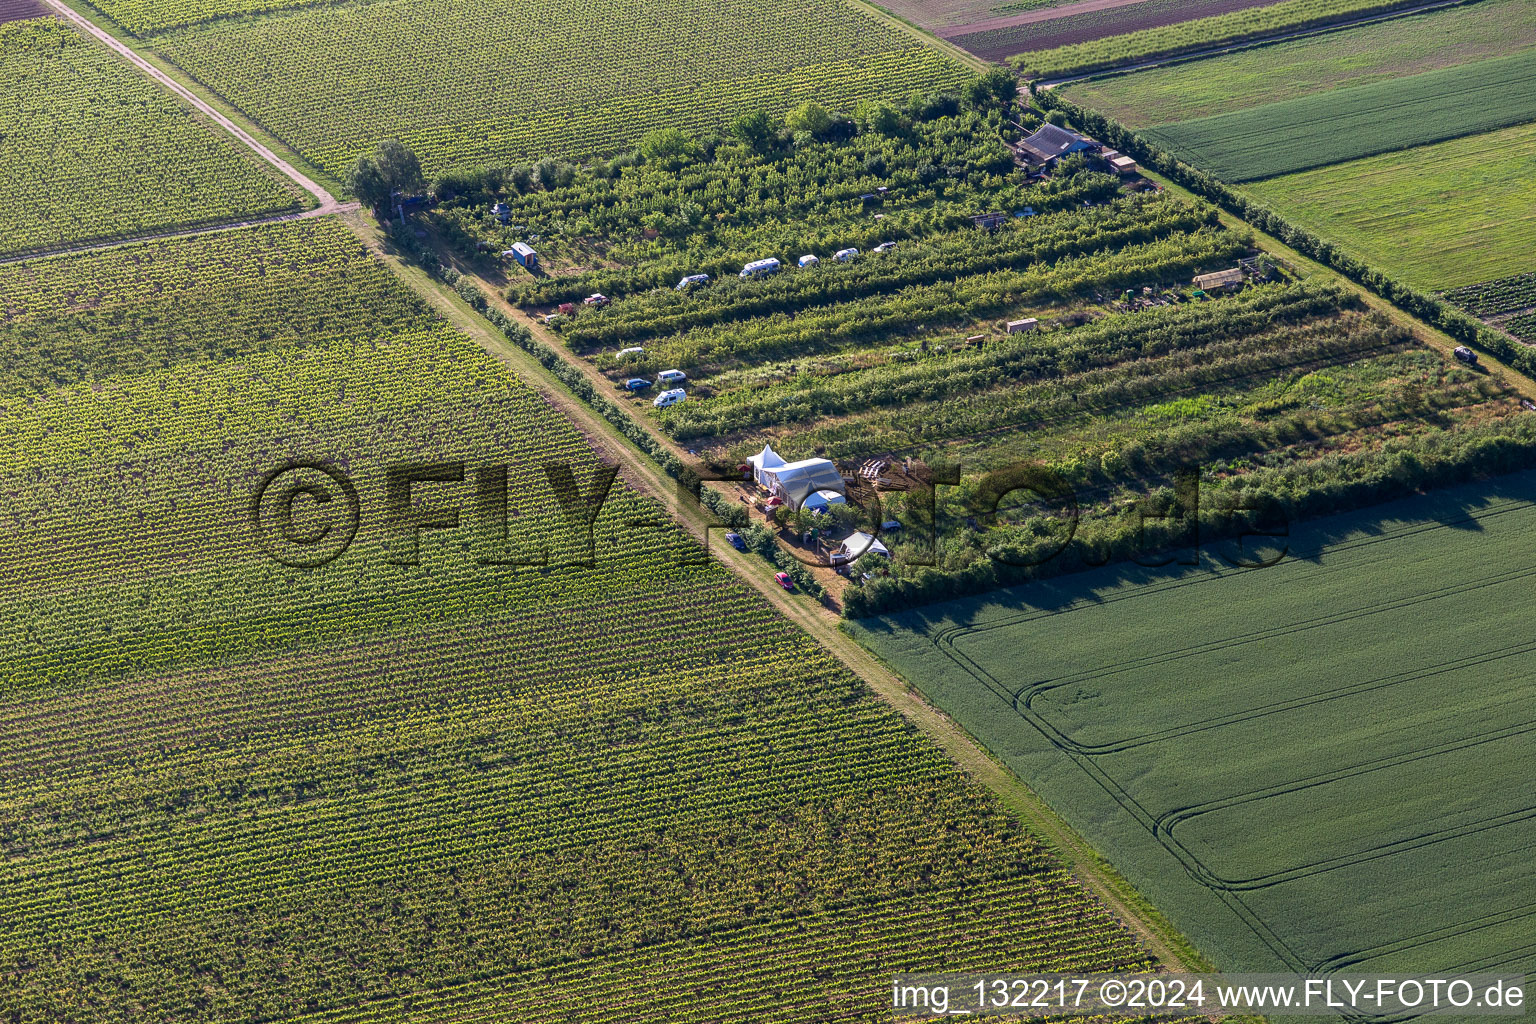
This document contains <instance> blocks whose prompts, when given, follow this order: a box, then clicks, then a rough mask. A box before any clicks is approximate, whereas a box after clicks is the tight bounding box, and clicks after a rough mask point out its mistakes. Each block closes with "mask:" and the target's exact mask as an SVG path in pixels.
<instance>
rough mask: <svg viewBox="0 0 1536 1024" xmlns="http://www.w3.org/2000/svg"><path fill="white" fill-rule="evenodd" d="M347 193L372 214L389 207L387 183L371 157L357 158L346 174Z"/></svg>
mask: <svg viewBox="0 0 1536 1024" xmlns="http://www.w3.org/2000/svg"><path fill="white" fill-rule="evenodd" d="M347 191H349V192H351V193H352V194H353V195H355V196H357V201H358V202H360V203H362V204H364V205H365V206H367V207H368V208H369V209H370V210H372V211H373V212H374V213H378V212H379V211H380V210H384V209H387V208H388V207H389V191H390V189H389V182H387V181H385V180H384V175H383V174H382V173H381V172H380V171H379V165H378V162H377V161H376V160H374V158H373V157H371V156H367V155H364V156H360V157H358V158H357V162H356V163H354V164H353V165H352V169H351V170H349V171H348V172H347Z"/></svg>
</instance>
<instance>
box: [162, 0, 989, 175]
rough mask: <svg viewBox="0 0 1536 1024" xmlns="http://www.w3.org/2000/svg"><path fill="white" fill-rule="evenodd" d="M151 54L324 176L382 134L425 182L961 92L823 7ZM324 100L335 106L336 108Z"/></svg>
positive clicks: (587, 2) (379, 12)
mask: <svg viewBox="0 0 1536 1024" xmlns="http://www.w3.org/2000/svg"><path fill="white" fill-rule="evenodd" d="M743 23H750V24H751V25H752V26H753V30H752V31H751V32H750V33H742V32H741V31H740V30H739V27H740V25H741V24H743ZM722 41H724V43H722ZM158 45H159V47H160V49H162V50H163V52H165V53H166V55H167V56H168V57H169V58H170V59H172V60H174V61H175V62H176V63H177V64H179V65H180V66H182V67H183V68H185V69H186V70H187V71H188V72H189V73H191V74H192V75H193V76H195V77H196V78H197V79H198V80H199V81H201V82H204V83H205V84H207V85H209V86H210V87H211V88H213V89H215V90H217V91H218V92H219V93H220V94H221V95H223V96H225V97H227V98H228V99H229V100H230V101H231V102H232V103H234V104H235V105H236V106H238V107H239V108H240V109H242V110H243V111H245V112H246V113H247V114H249V115H251V116H252V117H254V118H255V119H256V120H258V121H260V122H261V123H262V124H263V125H264V126H266V127H267V128H269V129H270V130H271V131H272V132H273V133H274V134H276V135H277V136H278V137H280V138H282V139H283V140H284V141H285V142H287V143H288V144H289V145H291V146H293V147H294V148H296V149H297V150H298V151H299V152H300V153H302V154H304V155H305V156H306V157H307V158H309V159H310V160H312V161H314V162H315V163H316V164H318V165H320V166H322V167H325V168H327V169H328V170H331V171H332V172H334V173H337V174H340V173H342V172H343V171H344V170H345V169H346V167H347V166H348V165H349V164H350V162H351V161H352V160H353V159H354V158H355V157H356V156H357V154H359V153H360V152H363V151H366V150H367V149H369V148H370V147H371V146H372V145H373V143H374V142H375V141H376V140H377V139H378V138H380V137H381V136H385V135H393V136H396V137H398V138H400V139H401V140H402V141H404V142H406V143H407V144H409V145H411V146H412V147H413V148H414V149H415V150H416V152H417V153H418V154H419V155H420V157H421V159H422V163H423V166H424V167H425V168H426V170H427V172H428V173H429V174H430V173H435V172H436V171H439V170H442V169H444V168H446V167H451V166H456V165H457V166H477V165H483V164H488V163H495V162H503V161H507V160H509V159H513V158H516V157H519V156H528V155H535V154H537V155H546V154H549V153H567V154H589V153H604V152H612V151H615V150H619V149H623V148H624V147H625V146H626V145H629V144H633V143H634V142H635V141H636V140H638V139H639V137H640V136H642V135H644V134H645V133H646V132H647V131H649V130H650V129H653V128H658V127H662V126H681V127H684V128H687V129H690V130H702V129H704V128H706V127H718V126H720V125H722V124H724V123H728V122H729V121H730V120H731V119H732V118H733V117H735V116H736V115H738V114H740V113H744V112H749V111H753V110H758V109H766V110H768V111H770V112H772V113H776V114H777V113H782V112H784V111H786V110H788V109H790V108H791V107H793V106H795V105H797V104H798V103H800V102H803V101H805V100H812V99H814V100H817V101H819V102H821V103H823V104H824V105H826V106H828V107H831V108H834V109H844V110H851V109H852V108H853V106H854V105H856V104H857V102H858V101H859V100H860V99H862V98H865V97H881V98H887V99H904V98H905V97H906V95H907V94H908V93H909V92H910V91H912V90H914V89H917V90H934V89H939V88H944V87H952V86H958V85H959V84H960V83H961V82H962V81H963V80H964V78H965V74H966V73H965V71H964V70H963V69H962V68H961V67H960V66H959V65H958V64H956V63H955V62H954V61H952V60H951V59H950V58H948V57H947V56H945V55H942V54H940V53H939V52H938V51H937V50H935V49H932V48H929V47H926V46H920V45H914V44H913V42H912V41H911V40H910V39H909V38H908V37H906V36H905V35H903V34H901V33H900V32H898V31H897V30H895V29H892V28H890V27H888V26H886V25H884V24H882V23H880V22H878V21H876V20H875V19H874V18H872V17H871V16H869V15H866V14H863V13H861V12H858V11H855V10H853V9H851V8H850V7H848V6H847V5H845V4H843V3H840V2H838V0H816V2H814V3H811V4H803V5H799V6H797V7H796V8H795V9H794V10H793V11H791V10H790V9H789V8H784V7H771V6H770V7H766V8H765V7H762V6H761V5H755V4H749V3H745V2H742V0H729V2H723V3H722V2H703V0H678V2H675V3H672V4H670V5H669V9H668V10H667V11H666V13H665V16H658V15H657V14H656V13H655V12H653V11H652V10H651V9H650V8H649V7H647V5H645V4H642V3H637V2H623V3H611V2H599V0H582V2H579V3H571V2H568V0H560V2H555V0H540V2H535V3H518V4H506V3H502V2H498V0H437V2H434V3H430V4H419V3H404V2H399V0H393V2H391V0H386V2H383V3H367V4H361V5H357V6H355V7H345V6H343V7H331V6H326V7H324V8H317V9H315V10H310V11H303V12H298V13H295V14H291V15H287V16H283V17H274V18H265V19H257V20H254V21H251V22H249V23H242V24H238V25H222V24H219V25H213V26H209V27H207V28H205V29H201V30H189V31H187V32H183V33H178V34H174V35H171V36H168V37H166V38H165V39H164V40H163V42H161V43H160V44H158ZM338 94H345V95H347V96H348V97H349V100H348V102H347V103H346V104H343V105H340V106H338V105H337V104H336V103H335V102H334V101H333V97H334V96H335V95H338Z"/></svg>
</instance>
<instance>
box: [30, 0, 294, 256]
mask: <svg viewBox="0 0 1536 1024" xmlns="http://www.w3.org/2000/svg"><path fill="white" fill-rule="evenodd" d="M0 95H3V96H4V99H3V100H0V179H4V181H5V187H4V188H3V189H0V255H9V254H14V253H22V252H31V251H34V250H39V249H48V248H56V247H59V246H63V245H68V244H71V243H80V242H89V241H96V240H99V239H103V238H111V237H116V236H123V235H134V234H144V233H146V232H153V231H163V230H167V229H170V228H176V227H187V226H198V225H204V224H212V223H219V222H229V221H239V220H244V219H246V218H249V217H254V216H257V215H260V214H266V213H276V212H281V211H283V210H290V209H292V210H297V209H301V208H302V207H303V205H304V202H305V201H306V200H307V199H308V197H307V196H304V195H303V193H301V192H299V191H298V189H297V188H296V187H295V186H293V185H292V184H290V183H289V182H288V180H287V179H286V178H283V177H281V176H280V175H278V174H277V173H276V172H275V171H273V170H272V169H271V168H270V167H268V166H267V165H266V164H264V163H262V162H261V161H259V160H258V159H257V158H256V157H255V156H253V155H252V154H251V153H250V152H249V151H247V150H245V149H244V148H243V147H241V146H240V145H239V144H238V143H236V142H235V141H234V140H232V139H230V138H229V137H228V136H227V135H225V134H224V133H223V132H222V131H221V130H219V129H218V128H216V127H215V126H213V125H211V124H208V123H206V122H204V121H203V120H202V119H201V117H200V116H197V115H194V113H193V112H192V111H191V110H189V109H188V108H186V107H184V106H182V105H181V104H180V103H179V102H178V101H177V100H176V99H174V98H173V97H171V96H170V95H168V94H166V93H165V92H164V91H162V90H160V89H159V88H158V87H156V86H155V85H153V84H152V83H150V82H149V81H148V80H146V79H145V78H144V77H143V76H141V75H140V74H139V72H138V71H137V70H136V69H134V68H133V67H132V66H131V65H129V64H128V63H127V62H126V61H124V60H121V59H119V58H118V57H116V56H115V55H113V54H111V53H109V52H108V51H107V50H106V49H104V48H103V47H101V46H98V45H97V44H96V43H95V42H92V41H87V40H85V39H83V38H82V37H81V36H79V35H78V34H76V33H75V31H74V30H73V29H70V28H67V27H66V26H64V25H62V24H60V23H59V22H57V21H54V20H52V19H48V20H43V19H37V20H34V21H18V22H11V23H9V24H5V25H0Z"/></svg>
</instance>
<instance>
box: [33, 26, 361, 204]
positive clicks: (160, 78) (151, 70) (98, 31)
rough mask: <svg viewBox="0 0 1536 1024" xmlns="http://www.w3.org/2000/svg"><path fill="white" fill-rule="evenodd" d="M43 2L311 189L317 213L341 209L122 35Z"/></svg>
mask: <svg viewBox="0 0 1536 1024" xmlns="http://www.w3.org/2000/svg"><path fill="white" fill-rule="evenodd" d="M43 3H46V4H47V5H48V6H49V7H51V8H53V9H54V10H55V11H57V12H58V13H59V15H60V16H61V17H63V18H64V19H65V20H66V21H68V22H69V23H70V24H72V25H74V26H75V27H76V28H78V29H80V30H81V31H83V32H85V33H87V34H88V35H90V36H91V37H92V38H94V39H96V40H97V41H99V42H101V43H102V44H103V45H105V46H106V47H107V48H108V49H110V50H112V51H113V52H114V53H116V54H118V55H119V56H121V57H125V58H127V60H128V61H129V62H131V63H132V64H133V65H134V67H136V68H138V69H139V70H140V71H142V72H143V73H144V74H146V75H148V76H149V77H150V78H151V79H152V80H154V81H155V82H157V83H159V84H160V85H161V86H162V87H164V88H166V89H169V90H170V91H171V92H173V93H175V94H176V96H178V97H179V98H180V99H181V100H182V101H183V102H184V103H188V104H191V106H192V107H193V109H195V110H197V111H198V112H199V113H201V114H202V115H203V116H204V117H207V118H209V119H210V120H212V121H213V122H214V123H215V124H217V125H218V126H219V127H221V128H223V129H224V130H225V131H226V132H228V133H229V134H230V135H233V136H234V137H235V138H236V139H237V140H239V141H240V142H241V143H243V144H244V145H245V146H246V147H247V148H248V149H250V150H251V151H252V152H253V153H255V154H256V155H257V156H259V157H261V158H262V159H263V160H265V161H266V162H267V163H269V164H271V165H272V166H273V167H275V168H276V169H277V170H278V171H279V172H281V173H282V174H283V176H284V177H286V178H287V179H288V180H289V181H291V182H293V183H294V184H295V185H298V186H299V187H300V188H301V189H303V190H304V191H305V192H308V193H309V194H310V195H311V196H313V197H314V199H315V201H316V202H317V203H319V204H320V205H319V206H318V208H317V209H318V210H319V214H316V215H317V216H318V215H320V214H326V213H337V212H339V211H340V210H341V207H342V204H341V202H340V201H339V200H337V199H336V197H335V196H333V195H331V193H329V192H327V191H326V190H325V189H324V188H322V187H321V186H320V185H319V184H317V183H316V182H315V181H313V180H312V179H310V178H309V177H307V176H305V175H304V174H302V173H301V172H300V171H299V170H298V169H297V168H296V167H294V166H293V165H292V164H290V163H289V162H288V161H287V160H284V159H283V158H282V157H280V156H278V155H277V154H276V153H274V152H273V151H272V150H271V149H269V148H268V147H267V146H266V145H265V144H264V143H262V142H259V141H257V139H256V138H255V136H253V135H251V134H250V133H249V132H247V131H246V130H245V129H244V128H241V127H240V126H239V125H237V124H235V122H233V121H231V120H230V119H229V118H228V117H226V116H225V115H224V114H222V113H220V112H219V111H218V110H215V109H214V108H213V106H212V105H211V104H209V103H208V102H206V101H205V100H202V99H200V98H199V97H198V96H196V95H195V94H194V93H193V92H192V90H190V89H188V88H187V87H186V86H184V85H182V84H181V83H180V82H178V81H176V80H175V79H174V78H172V77H171V76H170V75H168V74H166V73H165V72H164V71H161V70H160V69H159V68H157V67H155V66H154V65H153V64H151V63H150V62H149V61H148V60H146V59H145V58H144V57H142V56H140V55H139V52H138V51H137V50H135V49H134V48H133V47H131V46H129V45H128V44H127V43H125V42H123V41H122V40H121V39H118V38H117V37H116V36H114V35H112V34H111V33H110V32H108V31H106V30H105V29H103V28H101V27H100V26H99V25H97V24H96V23H95V22H93V21H91V20H90V19H89V18H87V17H85V16H84V15H83V14H80V13H79V12H78V11H76V10H75V9H74V8H72V7H70V6H69V5H68V4H66V3H64V2H63V0H43Z"/></svg>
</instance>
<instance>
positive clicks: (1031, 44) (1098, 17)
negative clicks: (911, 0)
mask: <svg viewBox="0 0 1536 1024" xmlns="http://www.w3.org/2000/svg"><path fill="white" fill-rule="evenodd" d="M1273 2H1274V0H1139V2H1136V3H1128V4H1127V3H1121V2H1118V0H1086V2H1084V3H1078V4H1072V5H1070V6H1068V7H1053V8H1050V9H1049V10H1044V11H1027V12H1025V13H1023V14H1017V15H1013V16H1012V17H1009V18H1001V19H994V20H993V21H991V22H987V23H985V24H987V25H988V26H989V27H988V28H986V29H979V28H978V25H980V24H982V23H977V24H975V25H969V26H966V27H965V28H964V29H962V30H959V31H956V32H944V33H942V34H943V35H944V36H945V38H947V39H949V40H950V42H953V43H955V44H956V45H958V46H960V47H963V48H964V49H966V50H968V51H970V52H971V53H974V54H975V55H976V56H978V57H981V58H982V59H983V60H993V61H1001V60H1003V59H1004V58H1005V57H1010V56H1012V55H1014V54H1016V53H1022V52H1024V51H1026V50H1048V49H1052V48H1054V47H1057V46H1068V45H1071V44H1073V43H1086V42H1091V41H1092V40H1095V39H1103V38H1105V37H1106V36H1117V35H1122V34H1124V33H1126V32H1136V31H1139V30H1140V29H1146V28H1161V27H1162V26H1164V25H1176V24H1178V23H1180V22H1184V21H1192V20H1194V19H1196V18H1208V17H1212V16H1214V15H1218V14H1228V13H1231V12H1232V11H1242V10H1247V9H1249V8H1251V7H1264V6H1266V5H1268V4H1270V3H1273Z"/></svg>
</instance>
